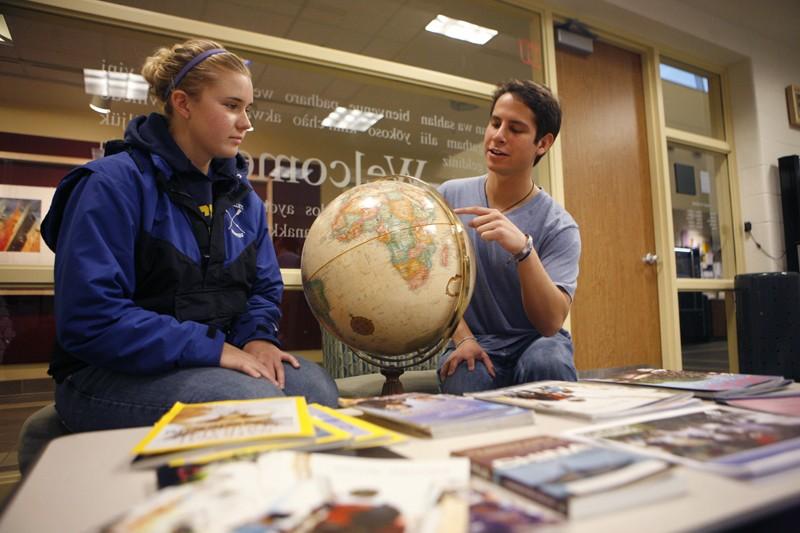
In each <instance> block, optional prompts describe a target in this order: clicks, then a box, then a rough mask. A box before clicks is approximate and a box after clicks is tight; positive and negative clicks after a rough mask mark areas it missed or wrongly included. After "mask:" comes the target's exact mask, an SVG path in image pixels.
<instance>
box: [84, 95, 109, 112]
mask: <svg viewBox="0 0 800 533" xmlns="http://www.w3.org/2000/svg"><path fill="white" fill-rule="evenodd" d="M89 107H90V108H92V111H97V112H98V113H101V114H103V115H106V114H108V113H110V112H111V98H108V97H107V96H101V95H99V94H95V95H94V96H92V100H91V101H90V102H89Z"/></svg>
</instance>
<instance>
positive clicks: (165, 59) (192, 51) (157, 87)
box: [142, 39, 250, 116]
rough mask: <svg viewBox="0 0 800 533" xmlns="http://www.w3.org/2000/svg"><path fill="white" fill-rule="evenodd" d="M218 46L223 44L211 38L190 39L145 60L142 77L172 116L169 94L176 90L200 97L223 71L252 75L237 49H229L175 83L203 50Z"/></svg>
mask: <svg viewBox="0 0 800 533" xmlns="http://www.w3.org/2000/svg"><path fill="white" fill-rule="evenodd" d="M215 48H222V46H220V45H219V44H217V43H215V42H214V41H209V40H207V39H189V40H188V41H185V42H183V43H180V44H176V45H173V46H172V47H171V48H166V47H164V48H159V49H158V50H156V52H155V53H154V54H153V55H151V56H150V57H148V58H147V59H145V62H144V66H143V67H142V76H143V77H144V79H145V80H146V81H147V83H148V84H150V93H151V94H152V95H153V96H154V97H155V98H156V100H157V101H158V102H160V103H161V105H162V106H163V107H164V112H165V113H166V114H167V115H168V116H169V115H171V114H172V104H170V98H169V96H170V94H171V93H172V90H174V89H180V90H182V91H185V92H186V93H187V94H188V95H189V96H193V97H197V96H199V95H200V93H201V92H202V90H203V88H204V87H207V86H208V85H209V84H211V83H214V82H215V81H216V80H217V79H218V78H219V74H220V73H221V72H223V71H228V72H235V73H239V74H244V75H245V76H247V77H250V71H249V70H248V69H247V66H245V64H244V61H243V60H242V58H241V57H239V56H237V55H236V54H234V53H233V52H228V51H225V53H219V54H214V55H211V56H209V57H207V58H206V59H204V60H202V61H201V62H200V63H198V64H197V65H195V66H194V67H192V68H191V70H189V71H188V72H187V73H186V74H185V75H184V76H183V78H181V79H180V80H178V83H177V85H176V86H174V87H173V86H172V84H173V82H174V81H175V78H176V77H177V76H178V73H179V72H180V71H181V69H182V68H183V67H184V66H186V64H187V63H189V62H190V61H191V60H192V59H194V58H195V57H197V56H198V55H200V54H202V53H203V52H206V51H208V50H213V49H215Z"/></svg>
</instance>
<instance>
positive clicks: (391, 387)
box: [381, 367, 405, 396]
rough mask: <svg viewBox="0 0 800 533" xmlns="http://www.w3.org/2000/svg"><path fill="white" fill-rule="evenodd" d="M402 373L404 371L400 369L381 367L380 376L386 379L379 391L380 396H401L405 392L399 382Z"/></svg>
mask: <svg viewBox="0 0 800 533" xmlns="http://www.w3.org/2000/svg"><path fill="white" fill-rule="evenodd" d="M403 372H405V370H403V369H402V368H385V367H381V374H383V375H384V377H385V378H386V381H384V382H383V388H382V389H381V396H389V395H392V394H403V393H404V392H405V389H404V388H403V383H402V382H401V381H400V375H401V374H403Z"/></svg>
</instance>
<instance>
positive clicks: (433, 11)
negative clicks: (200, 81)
mask: <svg viewBox="0 0 800 533" xmlns="http://www.w3.org/2000/svg"><path fill="white" fill-rule="evenodd" d="M114 3H117V4H123V5H128V6H132V7H137V8H142V9H148V10H151V11H155V12H158V13H166V14H169V15H175V16H178V17H185V18H191V19H195V20H201V21H205V22H209V23H212V24H219V25H222V26H228V27H231V28H237V29H242V30H248V31H252V32H255V33H260V34H265V35H272V36H275V37H283V38H286V39H291V40H294V41H301V42H305V43H310V44H315V45H320V46H325V47H328V48H332V49H337V50H344V51H347V52H353V53H357V54H362V55H365V56H369V57H375V58H379V59H386V60H389V61H394V62H397V63H403V64H407V65H413V66H417V67H422V68H427V69H431V70H434V71H437V72H444V73H447V74H454V75H456V76H462V77H465V78H470V79H475V80H480V81H485V82H489V83H496V82H498V81H500V80H504V79H507V78H528V79H533V80H536V81H543V79H544V75H543V69H542V46H541V43H542V39H541V32H540V19H539V15H537V14H536V13H531V12H530V11H526V10H523V9H521V8H517V7H513V6H509V5H504V4H503V3H500V2H489V1H486V0H442V1H438V2H426V1H421V0H411V1H399V0H339V1H336V2H333V1H331V0H306V1H304V2H295V1H293V0H270V1H255V2H254V1H247V2H242V1H241V0H215V1H214V2H204V3H203V4H201V5H202V7H200V6H197V5H196V4H194V3H191V2H188V3H187V2H186V1H185V0H146V1H140V0H117V1H115V2H114ZM190 4H191V5H190ZM437 15H445V16H447V17H450V18H452V19H457V20H461V21H465V22H469V23H471V24H475V25H478V26H482V27H485V28H490V29H492V30H495V31H497V32H498V33H497V35H495V36H494V37H493V38H492V39H491V40H489V41H488V42H487V43H486V44H485V45H482V46H481V45H477V44H472V43H470V42H466V41H463V40H458V39H453V38H450V37H445V36H443V35H440V34H436V33H431V32H430V31H426V30H425V27H426V26H427V25H428V23H429V22H431V21H432V20H434V19H436V17H437ZM432 50H435V53H432Z"/></svg>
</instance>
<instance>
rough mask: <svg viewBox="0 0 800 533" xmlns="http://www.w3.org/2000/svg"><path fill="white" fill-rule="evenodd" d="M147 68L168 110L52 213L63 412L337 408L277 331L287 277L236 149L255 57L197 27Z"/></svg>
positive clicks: (87, 423)
mask: <svg viewBox="0 0 800 533" xmlns="http://www.w3.org/2000/svg"><path fill="white" fill-rule="evenodd" d="M142 75H143V76H144V78H145V79H146V80H147V82H148V83H149V84H150V88H151V91H152V93H153V95H154V96H155V97H156V98H157V99H159V100H160V102H161V103H162V104H163V106H164V114H163V115H162V114H158V113H152V114H150V115H149V116H140V117H137V118H136V119H135V120H133V121H132V122H131V123H130V124H129V126H128V128H127V130H126V132H125V143H124V145H121V144H118V145H116V146H114V145H111V146H107V149H106V152H107V155H106V157H104V158H102V159H100V160H97V161H93V162H91V163H89V164H87V165H85V166H83V167H80V168H78V169H76V170H74V171H72V172H71V173H70V174H68V175H67V176H66V177H65V178H64V179H63V180H62V182H61V184H60V185H59V187H58V189H57V191H56V194H55V196H54V198H53V203H52V207H51V209H50V212H49V213H48V215H47V217H46V219H45V220H44V223H43V225H42V234H43V236H44V239H45V241H46V242H47V244H48V245H49V246H50V247H51V248H52V249H53V250H55V252H56V265H55V314H56V331H57V341H58V342H57V346H56V350H55V353H54V356H53V359H52V363H51V365H50V374H51V375H52V376H53V378H54V379H55V380H56V383H57V386H56V409H57V411H58V413H59V415H60V417H61V419H62V421H63V422H64V424H65V425H66V426H67V428H69V429H70V430H72V431H90V430H97V429H109V428H119V427H128V426H139V425H147V424H152V423H153V422H155V421H156V420H157V419H158V418H159V417H160V416H161V415H162V414H163V413H164V412H166V411H167V410H168V409H169V408H170V407H171V406H172V405H173V404H174V403H175V402H176V401H181V402H207V401H214V400H225V399H249V398H262V397H268V396H277V395H283V394H286V395H303V396H306V398H307V399H308V400H309V401H314V402H320V403H323V404H326V405H331V406H333V405H335V404H336V400H337V391H336V385H335V384H334V382H333V380H332V379H331V378H330V376H328V375H327V374H326V373H325V372H324V371H323V370H322V369H321V368H320V367H319V366H318V365H316V364H313V363H311V362H309V361H305V360H302V359H301V358H299V357H295V356H292V355H290V354H288V353H286V352H284V351H282V350H281V349H280V345H279V343H278V340H277V333H278V328H277V326H278V323H279V320H280V310H279V304H280V300H281V296H282V292H283V284H282V281H281V275H280V270H279V267H278V264H277V261H276V259H275V252H274V250H273V247H272V243H271V241H270V237H269V232H268V228H267V222H266V214H265V210H264V206H263V203H262V202H261V200H260V199H259V197H258V196H257V195H256V194H255V192H254V191H253V190H252V188H251V187H250V185H249V184H248V182H247V179H246V174H247V165H246V162H245V161H244V159H243V158H242V157H241V156H240V155H239V154H238V148H239V145H240V144H241V143H242V140H243V139H244V137H245V135H246V133H247V131H249V130H250V128H251V123H250V121H249V119H248V110H249V108H250V106H251V105H252V102H253V85H252V82H251V80H250V73H249V71H248V70H247V67H246V66H245V65H244V63H243V61H242V60H241V58H239V57H238V56H236V55H235V54H233V53H231V52H228V51H227V50H225V49H223V48H221V47H220V46H219V45H218V44H216V43H214V42H211V41H206V40H198V39H193V40H189V41H186V42H184V43H182V44H178V45H175V46H173V47H172V48H162V49H160V50H158V51H157V52H156V53H155V54H154V55H153V56H151V57H149V58H147V60H146V62H145V65H144V68H143V69H142ZM114 150H116V151H117V152H118V153H116V154H114V155H108V152H109V151H114Z"/></svg>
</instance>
